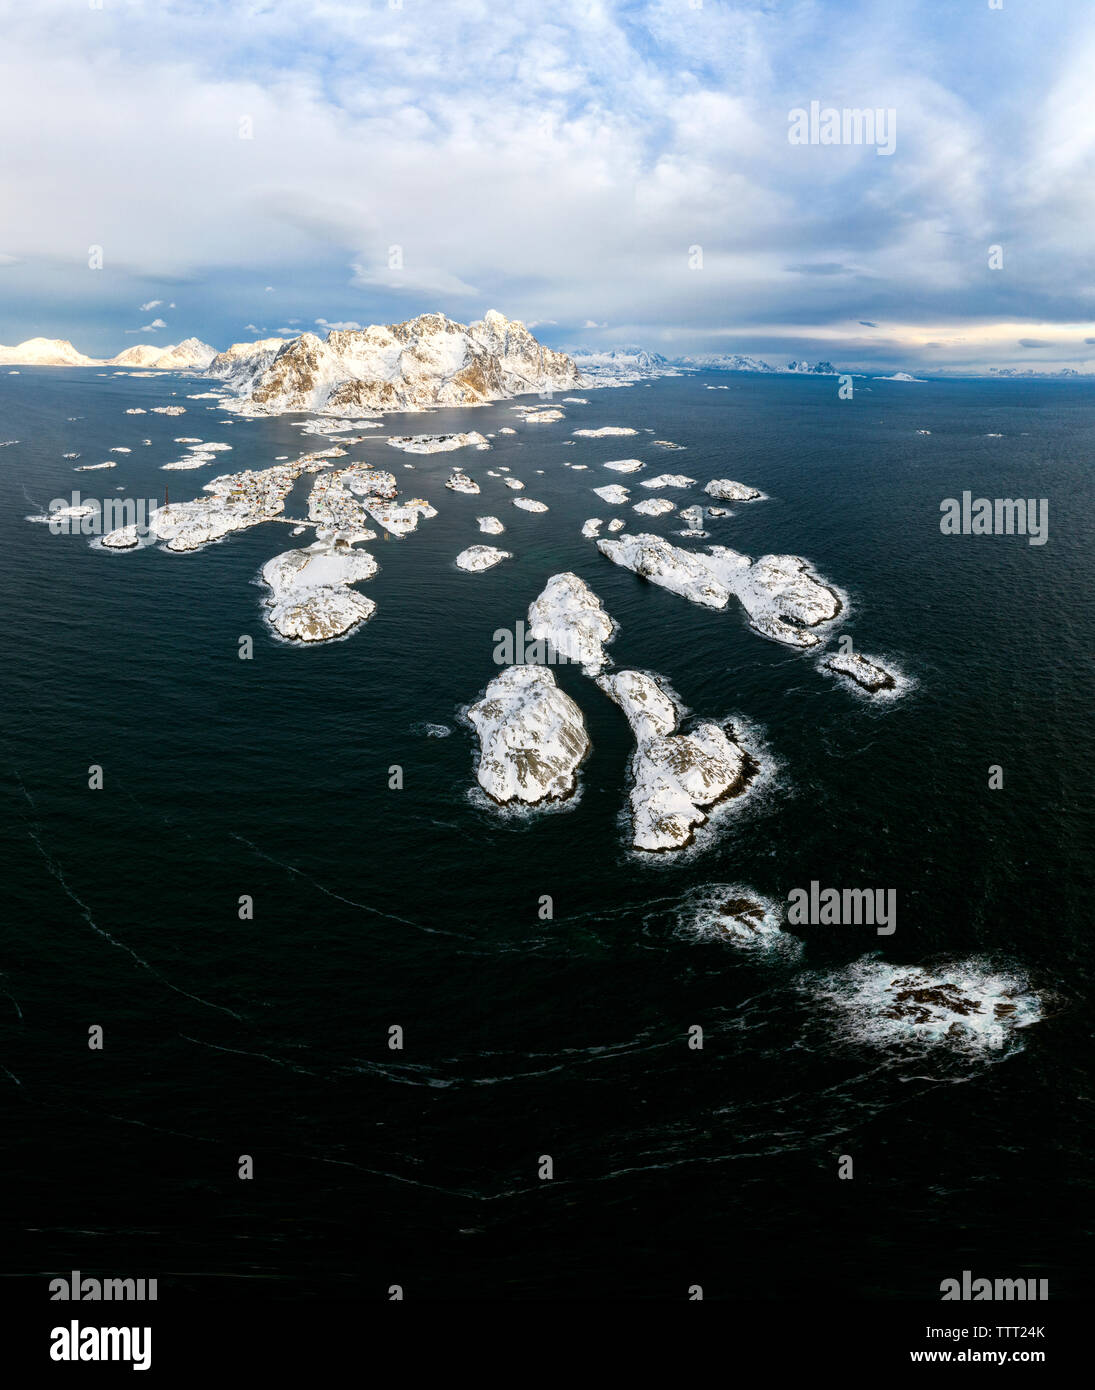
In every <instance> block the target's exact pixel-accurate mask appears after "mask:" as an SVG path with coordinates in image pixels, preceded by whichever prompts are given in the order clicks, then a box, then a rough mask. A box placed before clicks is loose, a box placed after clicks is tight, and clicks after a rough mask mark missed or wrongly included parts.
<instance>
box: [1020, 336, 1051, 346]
mask: <svg viewBox="0 0 1095 1390" xmlns="http://www.w3.org/2000/svg"><path fill="white" fill-rule="evenodd" d="M1019 346H1020V347H1025V348H1047V347H1053V346H1054V344H1053V343H1047V342H1046V341H1045V339H1044V338H1020V339H1019Z"/></svg>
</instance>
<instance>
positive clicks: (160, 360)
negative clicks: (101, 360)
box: [106, 338, 217, 372]
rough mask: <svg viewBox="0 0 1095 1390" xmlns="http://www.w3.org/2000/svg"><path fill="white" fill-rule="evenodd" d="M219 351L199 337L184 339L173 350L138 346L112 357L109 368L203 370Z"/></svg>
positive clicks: (177, 370) (162, 370)
mask: <svg viewBox="0 0 1095 1390" xmlns="http://www.w3.org/2000/svg"><path fill="white" fill-rule="evenodd" d="M216 355H217V349H216V348H213V347H210V346H209V344H208V343H203V342H202V341H201V339H200V338H185V339H184V340H183V341H182V342H181V343H176V345H175V346H174V347H157V346H156V345H155V344H154V343H135V344H134V345H133V347H129V348H126V349H125V350H124V351H123V352H120V353H118V355H117V357H111V358H110V359H109V360H108V362H107V363H106V365H107V366H108V367H142V368H143V367H150V368H152V369H153V370H154V371H160V372H182V371H188V370H194V369H197V370H199V371H204V369H205V368H206V367H208V366H209V364H210V362H212V360H213V359H214V357H216Z"/></svg>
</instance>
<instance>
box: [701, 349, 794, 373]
mask: <svg viewBox="0 0 1095 1390" xmlns="http://www.w3.org/2000/svg"><path fill="white" fill-rule="evenodd" d="M677 361H678V362H679V363H680V365H681V366H682V367H693V368H695V370H697V371H701V372H778V371H779V368H778V367H771V366H769V365H768V363H767V362H765V361H764V359H763V358H760V357H747V356H744V355H742V354H741V353H738V352H708V353H703V354H701V355H700V356H698V357H680V358H678V359H677Z"/></svg>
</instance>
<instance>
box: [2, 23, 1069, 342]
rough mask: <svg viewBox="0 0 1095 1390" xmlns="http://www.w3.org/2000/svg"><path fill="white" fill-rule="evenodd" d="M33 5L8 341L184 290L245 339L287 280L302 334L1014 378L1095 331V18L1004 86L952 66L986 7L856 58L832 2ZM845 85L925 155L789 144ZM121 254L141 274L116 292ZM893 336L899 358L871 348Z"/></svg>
mask: <svg viewBox="0 0 1095 1390" xmlns="http://www.w3.org/2000/svg"><path fill="white" fill-rule="evenodd" d="M9 8H10V10H11V13H10V14H9V15H8V16H7V19H6V23H5V32H4V45H3V49H2V51H0V119H4V118H6V121H7V125H8V127H9V128H11V127H13V126H14V125H15V124H16V123H19V124H20V130H21V134H20V156H19V160H18V162H15V161H9V162H8V165H7V166H6V169H5V170H0V196H2V197H3V202H4V208H5V226H4V246H5V252H6V253H8V254H9V255H10V258H11V259H10V260H6V261H5V258H4V257H0V262H3V263H6V264H9V265H11V264H13V263H15V262H16V261H17V262H18V267H17V271H16V273H15V274H14V275H5V277H4V280H5V297H4V306H3V314H2V318H0V339H2V340H4V341H18V336H12V335H11V333H10V332H9V331H8V330H7V328H6V325H7V324H9V323H10V324H16V323H19V324H20V325H21V324H22V322H23V321H25V322H26V323H27V325H28V326H31V331H32V332H42V331H48V332H50V333H51V334H53V335H54V336H60V337H66V336H69V335H70V333H71V332H72V323H73V321H74V320H77V319H79V318H81V317H82V318H83V319H85V320H87V321H89V322H91V321H93V320H95V319H99V318H101V317H102V315H103V314H104V312H105V310H104V305H107V302H108V300H109V298H110V296H112V295H113V296H116V302H113V301H112V304H113V307H112V309H111V310H110V311H112V312H113V313H114V314H115V316H116V322H117V327H116V328H115V329H114V332H117V333H120V332H121V329H122V327H123V326H124V324H125V323H126V322H128V321H131V320H128V319H127V317H126V315H128V314H129V313H131V312H132V309H131V306H132V302H133V300H134V299H137V300H138V301H140V300H141V299H143V298H144V296H145V295H147V294H148V293H150V292H152V286H153V285H156V287H157V289H158V290H161V291H162V290H163V289H165V288H166V287H167V286H168V285H171V284H175V285H179V286H182V285H185V286H186V291H185V295H184V299H183V301H182V302H183V303H184V304H185V312H186V315H187V322H186V324H185V325H184V327H185V329H186V331H187V332H188V333H190V332H193V333H195V334H197V335H198V336H201V337H205V338H207V340H209V341H213V342H216V341H221V340H222V339H228V338H229V336H230V334H231V333H232V332H234V331H235V329H236V325H238V315H239V313H240V312H241V302H242V305H243V306H244V307H243V308H242V311H243V312H246V308H245V306H246V303H247V302H248V301H249V299H250V298H253V297H254V295H255V294H256V293H258V292H261V293H263V294H269V293H273V292H274V286H275V285H277V286H278V291H277V293H278V301H279V307H278V314H279V316H281V315H285V316H288V315H293V316H296V317H299V319H300V320H301V321H302V322H311V321H313V320H314V317H315V309H316V308H317V307H321V306H323V305H329V304H338V305H339V306H340V307H341V308H342V310H343V313H344V314H345V315H346V316H347V317H346V320H345V321H346V322H350V321H352V320H360V321H362V322H369V321H379V322H390V321H393V320H394V319H398V318H403V317H406V316H408V315H410V314H413V313H418V312H422V311H423V310H427V309H441V310H443V311H445V312H448V313H450V314H452V315H453V316H454V317H458V316H464V317H472V316H477V315H479V314H481V313H482V312H483V311H484V310H485V309H486V308H489V307H497V308H499V309H503V310H504V311H506V312H507V313H509V314H511V315H513V316H514V317H519V318H522V319H524V320H525V321H526V322H529V321H531V322H535V323H537V324H542V325H544V327H545V328H547V329H549V330H554V332H552V333H549V335H548V336H549V338H550V337H555V338H557V339H563V340H565V338H566V336H567V335H568V334H570V333H573V332H575V331H578V330H580V329H581V328H582V327H583V325H585V326H587V327H589V328H603V327H604V326H605V325H606V324H608V323H611V324H612V325H613V326H614V330H613V331H614V332H618V333H619V335H620V341H621V342H622V341H633V342H640V343H643V344H644V345H648V346H651V347H655V348H662V347H664V346H665V345H667V344H669V343H670V342H673V343H674V344H676V345H677V348H678V350H679V351H688V350H691V351H707V350H710V351H716V350H727V351H756V352H758V353H760V352H761V351H762V345H763V344H764V343H766V342H778V343H781V344H784V345H785V346H786V348H787V350H788V351H789V352H791V353H793V355H796V356H806V355H809V353H810V352H811V351H815V352H817V353H818V355H828V356H831V357H832V359H833V360H834V361H836V360H837V358H838V357H841V356H842V355H846V356H847V357H852V356H853V355H854V354H861V358H860V360H863V361H867V360H870V361H871V362H878V361H880V360H882V356H881V355H883V354H888V355H889V359H890V360H892V361H894V362H895V365H896V364H900V363H902V361H903V359H904V358H905V357H908V358H909V361H910V362H914V360H915V357H916V355H917V354H918V353H920V352H923V351H925V343H926V342H928V341H932V342H940V343H943V344H944V345H945V346H944V349H943V350H945V351H946V352H948V353H950V354H953V356H954V357H955V360H958V359H959V358H960V357H961V358H965V357H967V356H968V355H970V354H975V353H978V352H984V351H986V350H987V349H986V346H985V345H986V344H987V343H990V342H991V352H992V354H994V359H995V360H999V361H1001V362H1005V361H1007V360H1009V357H1010V359H1014V358H1015V357H1016V355H1017V354H1018V353H1019V352H1020V351H1021V349H1022V346H1023V345H1022V341H1021V336H1022V335H1023V334H1025V333H1031V334H1034V333H1036V332H1044V333H1045V334H1046V338H1047V341H1049V340H1052V339H1055V338H1056V339H1058V340H1060V338H1061V337H1062V332H1061V331H1060V330H1058V329H1056V328H1055V327H1054V325H1059V324H1064V323H1066V322H1072V321H1073V320H1074V319H1079V320H1081V321H1082V320H1084V319H1087V320H1088V322H1087V323H1086V324H1085V325H1084V327H1086V328H1087V329H1088V330H1090V323H1091V321H1095V290H1093V291H1090V292H1089V291H1084V290H1083V289H1079V290H1078V289H1077V288H1076V287H1078V286H1079V287H1082V286H1085V285H1091V284H1092V283H1093V277H1092V274H1091V269H1092V263H1091V252H1090V249H1089V246H1090V238H1089V234H1088V228H1089V227H1090V225H1091V223H1092V220H1093V218H1095V108H1093V107H1092V105H1091V103H1090V99H1089V86H1090V71H1091V69H1092V66H1095V12H1093V11H1091V8H1090V7H1082V6H1075V7H1065V6H1057V7H1054V19H1053V24H1052V25H1050V26H1048V28H1047V26H1045V23H1044V17H1043V16H1039V15H1038V14H1037V13H1036V12H1035V7H1029V12H1028V9H1027V8H1025V7H1022V6H1015V7H1014V11H1012V10H1011V9H1009V11H1008V14H1009V18H1008V20H1007V25H1008V42H1007V44H1006V45H1002V46H1001V47H1000V48H999V50H994V61H993V63H992V64H990V65H986V64H976V63H974V64H970V63H956V62H955V61H954V54H955V53H962V52H970V51H977V50H978V49H979V47H980V46H981V45H983V43H984V33H983V29H984V21H983V20H982V16H981V13H975V12H974V10H973V8H972V7H967V8H968V13H967V12H966V9H964V8H963V7H957V8H956V12H955V14H954V15H948V23H947V25H946V26H938V25H937V24H935V23H934V22H933V20H932V17H931V15H930V14H929V13H928V12H927V7H923V6H899V7H895V6H892V5H889V4H886V3H883V0H859V3H858V4H857V6H856V17H857V25H856V31H857V42H856V43H855V44H854V45H853V44H850V43H849V42H848V37H847V31H846V29H845V27H844V25H843V24H842V22H841V20H842V14H841V12H840V11H839V8H838V7H837V6H836V5H835V3H834V0H813V3H810V2H809V0H804V3H802V4H797V5H793V6H780V5H775V4H769V3H762V4H758V3H755V0H752V2H751V3H746V0H722V3H714V2H713V0H709V3H707V4H706V5H704V6H703V7H702V8H697V9H693V8H692V7H691V6H690V5H689V4H687V3H686V0H562V3H560V4H558V5H554V6H550V7H547V6H543V5H540V4H537V3H535V0H513V3H512V4H510V5H507V6H497V5H494V6H488V5H485V4H484V3H483V2H482V0H449V3H446V4H445V5H443V6H436V7H431V9H430V11H429V17H428V20H427V19H426V17H425V11H424V9H423V7H421V6H416V5H407V6H405V7H403V8H399V9H392V8H389V7H387V6H384V5H379V6H374V7H370V10H369V22H368V24H362V23H361V20H360V7H359V6H355V5H353V4H352V3H350V0H293V3H292V4H289V3H285V0H281V3H277V2H275V3H269V4H264V5H259V6H252V7H249V8H248V10H247V22H246V24H243V23H241V21H240V19H239V12H238V10H233V7H230V6H215V5H208V4H193V5H180V6H153V5H125V6H117V7H114V6H107V7H106V8H105V9H104V10H102V11H99V12H97V13H96V16H95V23H94V24H79V25H76V24H71V23H67V22H66V19H67V16H68V15H69V13H70V0H36V3H35V5H33V6H16V7H9ZM484 72H487V73H489V74H490V80H489V82H484V80H483V73H484ZM165 92H170V93H171V100H170V101H165V100H164V93H165ZM118 93H124V99H121V100H119V97H118ZM815 96H816V97H817V98H818V99H820V100H822V101H823V102H824V103H825V104H833V105H836V106H845V105H847V106H851V107H866V106H882V107H887V108H889V107H893V108H894V109H896V110H897V112H898V127H897V131H898V138H897V148H896V151H895V153H894V154H893V156H892V157H890V158H886V159H880V158H878V157H877V156H876V155H875V152H874V150H873V149H870V148H868V147H842V146H834V147H820V146H818V147H814V146H805V147H795V146H791V145H790V144H789V142H788V140H787V112H788V111H789V110H790V109H791V108H793V107H796V106H799V105H801V104H803V102H806V103H808V102H809V100H811V99H812V98H813V97H815ZM29 110H33V111H34V112H35V120H34V121H33V122H32V123H30V124H29V125H28V124H27V123H26V122H25V120H24V121H20V118H21V117H22V116H24V115H25V113H26V112H27V111H29ZM144 112H155V113H156V114H155V120H154V121H151V120H146V119H138V118H137V117H138V114H139V113H144ZM242 114H247V115H248V116H250V118H251V122H252V127H253V138H251V139H240V138H239V131H240V125H239V123H240V117H241V115H242ZM105 152H106V153H105ZM107 154H108V156H109V157H107ZM73 208H79V209H80V226H81V233H80V237H79V238H78V242H79V245H78V247H77V251H74V249H73V213H72V209H73ZM85 225H86V227H87V229H88V230H87V233H86V235H85V234H84V232H83V230H82V229H83V227H84V226H85ZM1002 228H1006V229H1007V236H1006V238H1003V237H1002V235H1001V229H1002ZM1001 239H1003V240H1005V241H1006V246H1005V252H1006V257H1007V267H1008V269H1007V272H1006V274H990V273H989V272H988V270H987V269H986V256H987V251H988V247H989V246H990V245H992V244H994V243H995V242H997V241H998V240H1001ZM92 243H94V244H96V245H101V246H102V247H103V250H104V257H105V263H106V267H107V269H108V270H109V271H110V275H109V277H107V276H98V275H96V276H92V275H89V274H88V272H87V265H86V253H85V251H84V248H85V247H86V246H87V245H89V244H92ZM694 248H695V249H698V255H697V253H696V250H694ZM77 252H78V253H79V254H77ZM701 265H702V268H700V266H701ZM11 281H14V282H15V287H14V291H13V289H12V288H11V286H10V285H9V282H11ZM180 292H181V291H180ZM147 302H148V303H149V304H154V307H156V308H159V307H160V302H159V301H151V300H150V301H147ZM1077 304H1079V306H1080V307H1079V308H1077ZM955 305H961V306H962V309H961V311H960V312H956V310H955V308H954V306H955ZM108 307H109V306H108ZM141 312H142V314H144V313H149V314H150V313H152V312H153V309H152V308H149V309H147V310H145V309H142V311H141ZM593 313H600V314H601V315H602V319H603V322H597V321H595V320H594V319H592V317H591V315H592V314H593ZM46 315H48V318H49V321H48V323H47V322H46V317H45V316H46ZM20 316H21V317H20ZM868 316H869V317H868ZM877 323H885V324H886V325H887V327H886V330H885V338H886V341H885V342H880V341H878V338H879V337H880V336H881V335H876V334H872V335H869V336H868V335H863V334H859V332H858V329H859V327H863V326H867V327H870V326H872V325H875V324H877ZM172 324H173V331H180V332H181V331H182V330H181V328H178V327H175V326H176V325H178V324H179V320H178V318H177V316H175V317H173V319H172ZM1003 324H1008V325H1017V331H1015V332H1011V333H1010V336H1009V337H1007V338H1006V339H1005V338H1004V337H1003V336H1001V335H1000V334H999V333H998V332H997V331H996V330H997V328H998V327H999V326H1000V325H1003ZM617 326H618V327H617ZM958 327H964V328H968V329H970V330H971V331H970V332H969V334H968V335H963V336H966V338H967V340H966V342H964V343H963V344H961V345H957V344H956V343H955V341H954V338H953V336H952V334H953V331H954V329H955V328H958ZM149 331H151V328H150V330H149ZM249 331H250V330H249ZM1081 331H1082V330H1081ZM792 335H794V336H793V337H792ZM22 336H28V334H27V333H24V334H23V335H22ZM1073 341H1076V340H1073ZM812 345H813V346H812ZM89 346H90V344H89ZM1077 346H1078V344H1077Z"/></svg>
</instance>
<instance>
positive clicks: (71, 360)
mask: <svg viewBox="0 0 1095 1390" xmlns="http://www.w3.org/2000/svg"><path fill="white" fill-rule="evenodd" d="M0 362H5V363H17V364H19V365H21V366H25V367H98V366H101V365H102V364H101V363H99V362H98V361H96V359H95V358H94V357H85V356H84V354H83V353H82V352H78V351H77V349H76V348H74V347H73V346H72V344H71V343H70V342H69V341H68V339H67V338H28V339H27V340H26V342H23V343H19V344H17V345H16V346H15V347H2V346H0Z"/></svg>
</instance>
